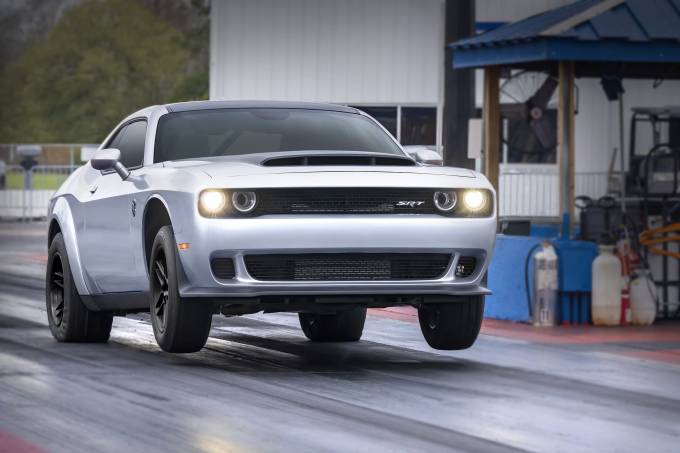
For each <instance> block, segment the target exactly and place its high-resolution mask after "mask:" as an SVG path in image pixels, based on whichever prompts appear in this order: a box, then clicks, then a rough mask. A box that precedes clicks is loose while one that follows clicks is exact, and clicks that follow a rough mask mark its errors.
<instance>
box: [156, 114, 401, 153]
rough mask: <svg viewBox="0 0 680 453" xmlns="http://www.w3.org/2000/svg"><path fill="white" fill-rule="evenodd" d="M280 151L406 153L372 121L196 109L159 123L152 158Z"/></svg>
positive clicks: (360, 117) (341, 116)
mask: <svg viewBox="0 0 680 453" xmlns="http://www.w3.org/2000/svg"><path fill="white" fill-rule="evenodd" d="M277 151H372V152H378V153H389V154H396V155H399V156H404V153H403V152H402V151H401V150H400V149H399V147H398V146H397V144H396V143H395V142H394V141H393V140H392V139H391V138H390V137H389V135H387V133H386V132H385V131H383V130H382V129H381V128H380V127H379V126H378V125H377V124H376V123H374V122H373V121H372V120H371V119H369V118H366V117H365V116H363V115H359V114H356V113H344V112H333V111H328V110H306V109H276V108H274V109H268V108H253V109H219V110H193V111H188V112H175V113H169V114H167V115H163V116H162V117H161V118H160V120H159V121H158V129H157V131H156V146H155V153H154V154H155V155H154V162H163V161H166V160H177V159H192V158H201V157H213V156H233V155H237V154H252V153H271V152H277Z"/></svg>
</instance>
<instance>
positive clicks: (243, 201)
mask: <svg viewBox="0 0 680 453" xmlns="http://www.w3.org/2000/svg"><path fill="white" fill-rule="evenodd" d="M231 204H232V205H233V206H234V209H236V210H237V211H238V212H242V213H248V212H251V211H252V210H253V209H255V206H256V205H257V195H255V192H252V191H236V192H234V193H233V194H231Z"/></svg>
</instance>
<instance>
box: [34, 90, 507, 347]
mask: <svg viewBox="0 0 680 453" xmlns="http://www.w3.org/2000/svg"><path fill="white" fill-rule="evenodd" d="M421 154H422V153H420V152H416V153H414V155H410V154H409V153H407V152H406V151H404V149H403V148H402V147H401V146H400V144H399V143H398V142H397V141H396V140H395V139H394V137H392V136H391V135H390V134H389V133H388V132H387V131H386V130H385V129H384V128H383V127H382V126H381V125H380V124H379V123H378V122H377V121H376V120H374V119H373V118H371V117H370V116H368V115H366V114H365V113H363V112H362V111H360V110H357V109H355V108H350V107H345V106H338V105H331V104H315V103H289V102H262V101H257V102H255V101H250V102H245V101H197V102H186V103H175V104H168V105H158V106H152V107H148V108H145V109H142V110H140V111H138V112H135V113H133V114H132V115H130V116H129V117H127V118H126V119H125V120H123V121H122V122H121V123H120V124H119V125H118V126H116V127H115V129H113V131H112V132H111V133H110V135H109V136H108V137H107V138H106V139H105V140H104V142H103V143H102V145H101V146H100V147H99V149H98V150H97V151H96V152H95V153H94V155H93V157H92V159H91V160H90V161H89V162H88V163H87V164H86V165H83V166H82V167H80V168H78V169H77V170H76V171H75V172H73V173H72V174H71V175H70V177H69V178H68V179H67V180H66V181H65V182H64V184H63V185H62V186H61V188H60V189H59V190H58V191H57V192H56V193H55V194H54V196H53V198H52V199H51V200H50V205H49V213H48V218H49V230H48V247H49V252H48V263H47V273H46V303H47V314H48V321H49V327H50V330H51V332H52V334H53V336H54V337H55V338H56V339H57V340H58V341H73V342H105V341H108V339H109V335H110V332H111V326H112V319H113V316H125V315H126V314H129V313H136V312H145V311H148V312H149V313H150V319H151V325H152V327H153V332H154V335H155V338H156V340H157V342H158V345H159V346H160V348H161V349H163V350H164V351H168V352H194V351H198V350H200V349H201V348H202V347H203V346H204V345H205V343H206V341H207V338H208V334H209V331H210V326H211V322H212V316H213V315H216V314H222V315H225V316H237V315H246V314H252V313H258V312H264V313H272V312H293V313H298V317H299V321H300V326H301V328H302V331H303V332H304V334H305V336H306V337H307V338H309V340H311V341H320V342H324V341H325V342H330V341H334V342H343V341H344V342H348V341H357V340H359V339H360V337H361V335H362V332H363V328H364V322H365V319H366V310H367V308H384V307H390V306H412V307H416V308H417V311H418V318H419V323H420V328H421V331H422V333H423V336H424V337H425V340H426V341H427V343H428V344H429V345H430V346H431V347H433V348H436V349H464V348H468V347H470V346H471V345H472V344H473V343H474V341H475V339H476V338H477V335H478V333H479V330H480V325H481V320H482V314H483V310H484V297H485V295H486V294H488V293H489V291H488V290H487V289H486V288H485V274H486V270H487V266H488V263H489V260H490V259H491V253H492V250H493V246H494V241H495V233H496V198H495V192H494V190H493V187H492V186H491V185H490V184H489V182H488V181H487V180H486V178H485V177H484V176H483V175H481V174H479V173H476V172H474V171H471V170H467V169H459V168H450V167H442V166H434V165H430V164H429V162H430V161H429V160H428V158H427V156H422V155H421Z"/></svg>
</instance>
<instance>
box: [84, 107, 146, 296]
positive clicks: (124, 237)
mask: <svg viewBox="0 0 680 453" xmlns="http://www.w3.org/2000/svg"><path fill="white" fill-rule="evenodd" d="M146 130H147V122H146V120H135V121H131V122H128V123H126V124H125V125H123V126H122V127H121V128H120V129H119V130H118V131H117V133H116V134H115V135H114V137H113V138H112V139H111V140H110V141H109V142H108V143H107V145H106V147H108V148H117V149H119V150H120V152H121V163H122V164H123V165H125V167H126V168H127V169H128V170H134V169H138V168H140V167H141V166H142V164H143V160H144V143H145V141H146V140H145V139H146ZM133 175H134V171H133V174H132V175H131V177H128V179H126V180H125V181H123V180H122V179H121V177H120V176H119V175H118V174H117V173H116V172H115V171H113V170H111V171H105V172H96V174H95V176H94V177H93V178H92V179H91V180H90V181H89V184H90V188H89V192H90V196H89V200H87V202H85V203H84V204H83V205H84V217H85V229H84V231H85V234H84V236H85V238H84V244H83V245H84V247H82V248H81V249H82V259H83V263H84V264H85V270H86V272H87V273H88V275H89V277H90V280H91V281H92V282H93V283H94V284H95V285H96V287H97V288H98V290H99V292H101V293H116V292H128V291H141V290H144V289H146V288H145V287H143V288H140V287H139V284H138V283H139V281H140V279H139V276H137V275H136V271H137V269H136V268H137V266H135V260H134V253H132V251H131V250H130V247H131V242H132V241H131V225H132V218H133V216H136V215H137V212H136V206H135V204H136V202H135V201H134V194H136V192H137V190H138V189H137V187H136V186H135V183H134V180H135V178H134V177H132V176H133Z"/></svg>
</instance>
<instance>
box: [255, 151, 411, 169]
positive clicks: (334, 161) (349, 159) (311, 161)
mask: <svg viewBox="0 0 680 453" xmlns="http://www.w3.org/2000/svg"><path fill="white" fill-rule="evenodd" d="M261 165H262V166H263V167H306V166H323V165H361V166H363V165H392V166H400V167H415V166H416V163H415V162H414V161H413V160H411V159H409V158H407V157H400V156H372V155H356V154H347V155H338V154H333V155H311V156H309V155H305V156H285V157H273V158H270V159H266V160H264V161H262V164H261Z"/></svg>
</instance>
